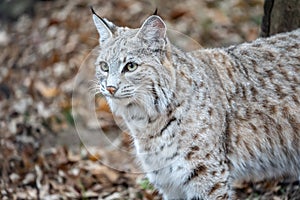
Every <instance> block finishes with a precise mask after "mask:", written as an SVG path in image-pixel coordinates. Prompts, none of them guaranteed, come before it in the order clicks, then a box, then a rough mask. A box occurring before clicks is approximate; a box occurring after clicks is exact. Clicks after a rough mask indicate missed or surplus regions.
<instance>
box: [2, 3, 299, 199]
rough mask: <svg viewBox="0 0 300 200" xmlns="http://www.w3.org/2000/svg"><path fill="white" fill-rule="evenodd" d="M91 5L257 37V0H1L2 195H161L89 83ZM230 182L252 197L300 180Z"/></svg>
mask: <svg viewBox="0 0 300 200" xmlns="http://www.w3.org/2000/svg"><path fill="white" fill-rule="evenodd" d="M90 6H93V7H94V9H95V11H96V12H97V13H98V14H99V15H100V16H102V17H105V18H108V19H109V20H110V21H112V22H114V23H115V24H116V25H118V26H128V27H132V28H137V27H139V26H140V25H141V23H142V22H143V20H145V18H147V17H148V16H149V15H151V14H152V13H153V12H154V10H155V9H156V8H158V14H159V15H160V16H161V17H162V18H163V19H164V20H165V22H166V23H167V26H168V28H169V29H170V30H176V31H178V32H180V33H182V35H184V37H186V38H188V39H187V40H189V41H192V43H194V44H195V43H196V44H197V42H198V44H200V45H199V46H202V47H208V48H211V47H221V46H228V45H232V44H237V43H241V42H244V41H251V40H254V39H256V38H257V37H258V35H259V32H260V28H259V27H260V23H261V19H262V15H263V0H247V1H244V0H228V1H222V0H201V1H200V0H187V1H181V0H164V1H163V0H161V1H159V0H139V1H137V0H110V1H106V0H89V1H82V0H72V1H64V0H52V1H42V0H2V1H1V2H0V170H1V172H0V197H1V199H59V198H60V199H97V198H98V199H161V197H160V196H159V195H158V194H157V192H155V191H154V190H153V188H152V186H151V185H149V183H148V181H147V179H145V178H144V176H143V174H139V173H138V172H139V171H138V169H137V168H136V165H135V161H134V158H132V157H131V154H130V153H129V154H130V155H129V157H128V155H127V157H126V156H123V154H122V153H120V152H126V153H127V154H128V152H130V151H131V150H130V149H131V140H130V137H129V136H128V135H127V134H126V133H124V131H122V130H120V129H119V128H118V126H117V125H116V122H115V121H118V119H114V118H113V116H112V115H111V113H110V112H109V108H108V107H107V105H106V102H105V100H104V99H103V98H102V97H101V96H100V95H97V96H96V97H95V96H94V93H93V92H94V91H92V90H91V88H92V86H91V85H90V83H91V81H92V79H93V58H94V56H95V54H96V53H97V52H96V51H94V50H93V49H95V47H96V46H97V44H98V33H97V31H96V29H95V27H94V24H93V22H92V15H91V12H90V8H89V7H90ZM175 40H176V39H175ZM183 45H185V47H183V48H186V49H190V48H189V44H188V43H185V44H183ZM196 46H197V45H196ZM95 52H96V53H95ZM79 75H80V76H79ZM83 82H84V84H81V83H83ZM72 96H73V98H72ZM86 97H89V98H90V99H89V100H90V101H86ZM72 102H73V104H72ZM89 103H91V105H93V106H92V107H89ZM85 106H87V107H88V108H85ZM74 110H76V112H77V114H78V113H79V115H80V117H78V118H74V115H72V112H73V113H74ZM90 111H93V113H95V116H94V114H93V117H91V116H89V113H90ZM75 116H76V115H75ZM97 122H99V123H97ZM79 124H80V125H79ZM100 132H101V133H102V134H103V135H102V136H101V137H104V136H105V137H106V138H108V141H110V142H111V143H113V144H116V147H117V148H115V149H111V148H109V147H107V146H105V145H106V144H105V142H103V139H101V138H100V139H99V140H98V138H99V136H95V135H97V133H100ZM83 137H84V138H83ZM80 138H81V139H80ZM83 141H84V142H83ZM87 144H88V145H87ZM87 146H88V148H87ZM120 148H121V149H122V151H118V149H120ZM130 172H132V173H130ZM235 187H236V188H237V189H238V191H239V193H240V194H239V195H240V196H241V198H249V199H291V198H292V195H294V193H295V194H296V193H297V194H299V185H297V184H290V183H285V182H280V183H278V181H271V182H270V181H269V182H261V183H256V184H250V183H237V184H236V186H235ZM266 191H267V192H266ZM297 191H298V192H297ZM298 197H299V196H298Z"/></svg>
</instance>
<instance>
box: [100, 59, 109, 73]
mask: <svg viewBox="0 0 300 200" xmlns="http://www.w3.org/2000/svg"><path fill="white" fill-rule="evenodd" d="M99 66H100V69H101V70H102V71H104V72H108V70H109V67H108V64H107V63H106V62H104V61H101V62H100V63H99Z"/></svg>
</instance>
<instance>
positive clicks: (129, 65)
mask: <svg viewBox="0 0 300 200" xmlns="http://www.w3.org/2000/svg"><path fill="white" fill-rule="evenodd" d="M137 67H138V64H136V63H134V62H129V63H127V64H126V65H125V70H126V71H129V72H133V71H134V70H136V69H137Z"/></svg>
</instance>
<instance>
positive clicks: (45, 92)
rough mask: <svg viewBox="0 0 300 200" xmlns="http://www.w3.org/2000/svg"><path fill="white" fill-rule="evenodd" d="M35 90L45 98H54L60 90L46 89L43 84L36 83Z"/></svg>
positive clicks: (54, 88)
mask: <svg viewBox="0 0 300 200" xmlns="http://www.w3.org/2000/svg"><path fill="white" fill-rule="evenodd" d="M35 88H36V89H37V90H38V91H39V93H40V94H42V95H43V97H45V98H53V97H56V96H57V95H58V94H59V92H60V90H59V88H56V87H47V86H46V85H45V84H44V83H43V82H41V81H37V82H36V83H35Z"/></svg>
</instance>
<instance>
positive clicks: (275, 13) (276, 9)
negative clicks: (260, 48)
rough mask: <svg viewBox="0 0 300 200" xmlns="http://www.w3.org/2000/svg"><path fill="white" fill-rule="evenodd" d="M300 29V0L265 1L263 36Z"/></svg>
mask: <svg viewBox="0 0 300 200" xmlns="http://www.w3.org/2000/svg"><path fill="white" fill-rule="evenodd" d="M299 27H300V0H265V4H264V16H263V20H262V25H261V36H262V37H268V36H270V35H274V34H276V33H281V32H288V31H292V30H294V29H297V28H299Z"/></svg>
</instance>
